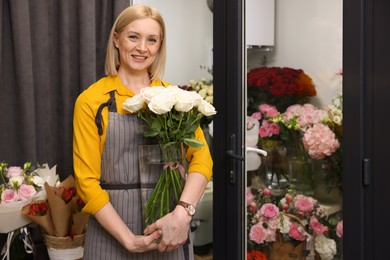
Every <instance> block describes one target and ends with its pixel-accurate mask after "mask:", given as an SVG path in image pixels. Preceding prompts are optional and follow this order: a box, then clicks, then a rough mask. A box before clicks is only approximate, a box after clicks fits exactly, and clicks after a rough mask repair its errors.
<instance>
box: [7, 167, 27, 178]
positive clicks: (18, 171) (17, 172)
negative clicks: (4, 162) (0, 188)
mask: <svg viewBox="0 0 390 260" xmlns="http://www.w3.org/2000/svg"><path fill="white" fill-rule="evenodd" d="M23 175H24V171H23V169H22V168H20V167H19V166H11V167H9V168H8V169H7V171H6V174H5V177H7V178H8V179H11V178H13V177H17V176H23Z"/></svg>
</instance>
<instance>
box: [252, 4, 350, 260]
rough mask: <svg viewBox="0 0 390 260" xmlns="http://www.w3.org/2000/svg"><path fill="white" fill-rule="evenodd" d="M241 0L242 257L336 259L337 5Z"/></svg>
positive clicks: (339, 52)
mask: <svg viewBox="0 0 390 260" xmlns="http://www.w3.org/2000/svg"><path fill="white" fill-rule="evenodd" d="M245 3H246V44H247V71H248V74H247V116H248V117H247V138H246V144H247V147H250V148H249V150H247V151H248V152H247V162H246V166H247V171H246V172H247V197H246V199H247V201H246V203H247V212H246V213H247V220H246V221H247V243H246V244H247V253H248V259H263V258H261V257H260V256H263V255H266V256H267V259H343V249H342V203H343V200H342V190H343V189H342V147H341V139H342V28H343V25H342V4H343V3H342V1H339V0H330V1H321V0H299V1H288V0H279V1H275V0H246V1H245ZM257 36H259V37H257ZM247 149H248V148H247ZM259 149H260V150H259ZM261 152H266V153H267V155H266V156H264V154H261Z"/></svg>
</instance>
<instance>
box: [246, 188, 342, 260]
mask: <svg viewBox="0 0 390 260" xmlns="http://www.w3.org/2000/svg"><path fill="white" fill-rule="evenodd" d="M246 205H247V222H248V230H247V235H248V250H247V251H248V259H256V258H255V256H254V254H257V255H258V254H259V253H258V252H262V254H261V257H263V258H260V259H268V257H270V259H279V258H278V256H279V257H281V254H283V253H288V252H282V251H281V250H282V246H281V245H280V244H281V243H284V244H285V243H290V244H292V245H293V246H292V247H291V250H294V248H297V247H298V246H300V249H303V251H306V254H305V255H301V254H302V252H299V251H298V252H297V253H298V254H299V255H300V256H307V255H312V256H314V255H315V254H318V255H319V256H320V257H321V259H334V256H335V255H336V254H337V251H338V250H337V243H336V240H337V239H339V238H341V237H342V220H339V219H338V218H337V217H330V216H327V215H326V213H325V211H324V210H323V209H322V208H321V207H320V205H319V204H318V201H317V200H316V199H314V198H312V197H310V196H305V195H301V194H296V193H295V191H294V190H289V192H288V193H287V194H285V195H284V196H276V195H274V194H273V193H272V191H271V190H269V189H261V190H255V191H252V190H250V189H248V190H247V198H246ZM301 251H302V250H301ZM290 253H291V252H290Z"/></svg>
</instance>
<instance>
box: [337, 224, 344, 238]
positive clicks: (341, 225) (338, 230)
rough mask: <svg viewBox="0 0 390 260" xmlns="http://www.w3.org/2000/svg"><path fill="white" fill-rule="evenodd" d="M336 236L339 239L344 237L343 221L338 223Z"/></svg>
mask: <svg viewBox="0 0 390 260" xmlns="http://www.w3.org/2000/svg"><path fill="white" fill-rule="evenodd" d="M336 235H337V236H338V237H343V221H342V220H340V221H339V222H338V223H337V226H336Z"/></svg>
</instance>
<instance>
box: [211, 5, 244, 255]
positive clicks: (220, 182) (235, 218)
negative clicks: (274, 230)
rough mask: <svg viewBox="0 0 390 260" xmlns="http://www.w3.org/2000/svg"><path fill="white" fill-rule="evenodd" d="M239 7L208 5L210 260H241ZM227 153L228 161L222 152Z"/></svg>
mask: <svg viewBox="0 0 390 260" xmlns="http://www.w3.org/2000/svg"><path fill="white" fill-rule="evenodd" d="M242 10H245V9H244V8H243V3H242V1H230V0H229V1H222V0H214V8H213V14H214V16H213V22H214V23H213V26H214V28H213V29H214V36H213V41H214V49H213V53H214V54H213V55H214V62H213V81H214V82H213V83H214V97H217V98H215V99H214V105H215V107H216V110H217V115H216V116H215V118H214V123H213V128H214V129H213V132H214V134H213V158H214V175H213V183H214V192H213V234H214V238H213V257H214V259H227V260H228V259H232V260H237V259H245V258H246V243H245V233H246V232H245V221H244V220H245V188H244V186H245V183H246V182H245V174H244V172H245V171H244V161H243V159H244V157H245V147H244V146H243V144H244V143H245V136H244V134H245V132H244V131H243V124H244V123H245V121H244V120H245V117H246V109H244V107H246V105H245V101H243V99H242V97H243V96H246V93H245V88H244V87H243V86H245V80H246V77H245V74H244V73H245V71H246V70H245V68H244V64H245V61H244V59H245V55H244V48H243V41H244V39H243V32H244V30H243V22H242V21H243V16H242ZM228 151H230V155H228V154H227V152H228Z"/></svg>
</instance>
